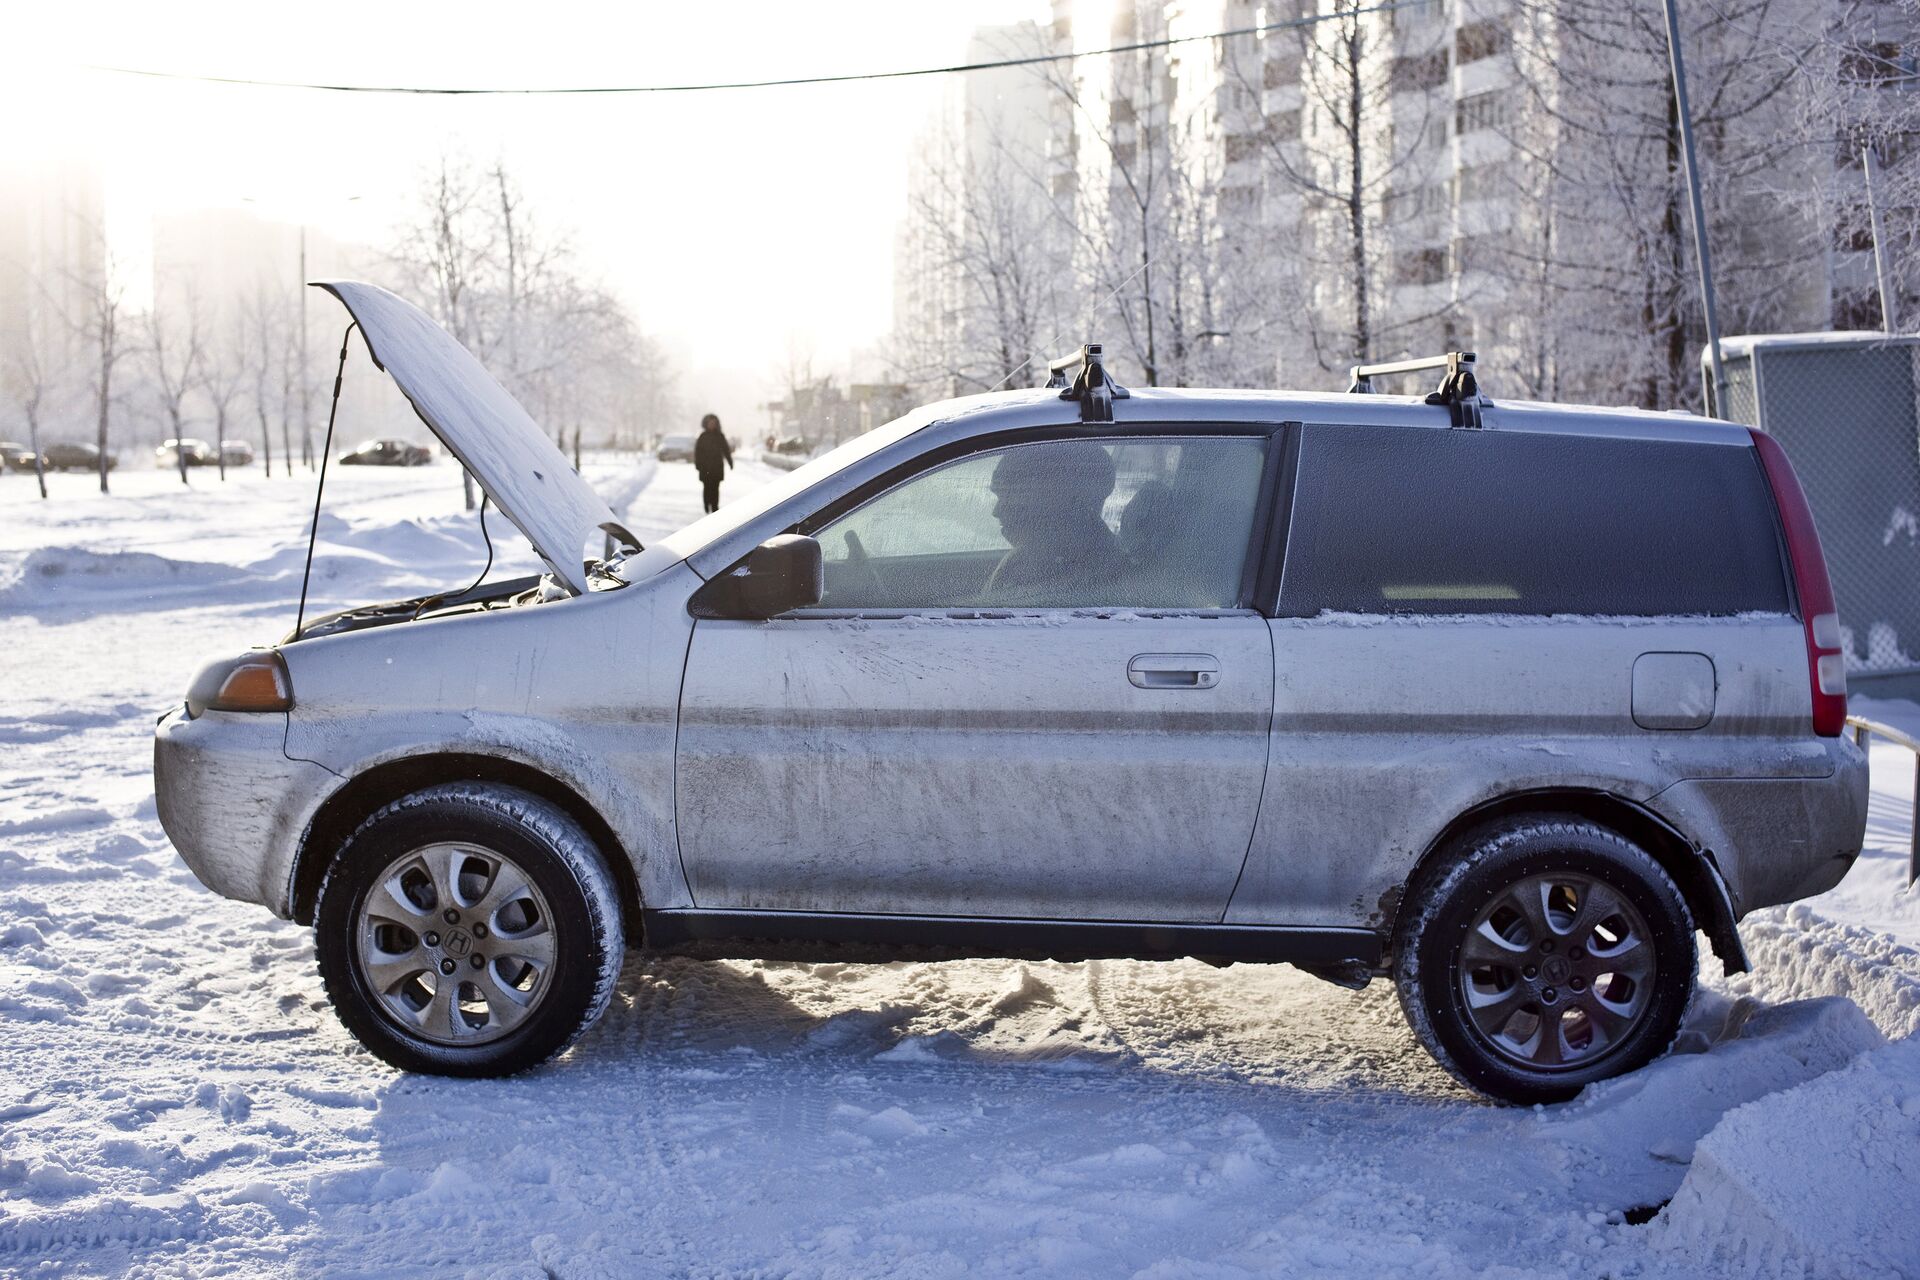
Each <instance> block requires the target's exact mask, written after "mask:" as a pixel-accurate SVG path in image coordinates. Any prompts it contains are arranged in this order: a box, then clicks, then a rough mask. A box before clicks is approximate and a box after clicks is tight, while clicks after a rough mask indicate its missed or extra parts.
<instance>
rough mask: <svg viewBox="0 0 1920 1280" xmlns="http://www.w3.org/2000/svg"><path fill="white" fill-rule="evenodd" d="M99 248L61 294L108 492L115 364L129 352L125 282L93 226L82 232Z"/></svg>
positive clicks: (102, 481)
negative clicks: (93, 265)
mask: <svg viewBox="0 0 1920 1280" xmlns="http://www.w3.org/2000/svg"><path fill="white" fill-rule="evenodd" d="M88 233H89V234H91V235H92V236H94V237H96V238H97V241H98V243H99V245H100V246H101V249H100V254H99V263H100V267H99V270H98V271H97V272H92V273H88V274H85V275H73V276H71V277H70V278H69V279H68V281H67V285H68V288H67V289H66V290H65V292H66V295H67V296H68V297H69V298H70V299H72V306H71V309H70V310H69V311H68V312H67V313H66V315H65V317H64V318H65V320H66V323H67V326H68V327H69V329H70V330H71V331H72V333H73V336H74V337H75V339H76V340H77V341H78V343H79V345H80V346H81V347H82V348H83V349H84V351H85V353H86V354H85V359H86V362H87V366H88V368H87V375H86V383H87V391H88V394H89V397H90V398H91V399H92V401H93V409H94V443H95V447H96V448H97V449H98V450H99V455H100V456H99V459H98V462H97V465H98V467H99V470H100V492H102V493H108V492H111V488H110V486H109V484H108V480H107V475H108V472H109V471H110V470H111V469H112V466H113V452H112V440H111V439H110V438H109V437H110V435H111V429H112V423H113V406H114V403H115V399H116V397H117V396H118V395H119V393H120V386H119V383H118V381H116V378H117V375H118V374H119V373H120V364H121V362H122V361H124V360H125V359H126V358H127V356H128V355H129V353H130V350H131V345H132V344H131V342H130V341H129V335H128V332H127V302H126V283H125V281H124V280H123V279H122V278H121V270H120V265H119V260H118V259H117V257H116V256H115V255H114V253H113V249H112V246H111V245H110V244H108V243H107V239H106V235H105V232H104V231H103V230H102V229H101V228H99V227H98V226H94V227H90V228H88Z"/></svg>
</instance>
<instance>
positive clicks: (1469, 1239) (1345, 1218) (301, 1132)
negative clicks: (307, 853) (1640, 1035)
mask: <svg viewBox="0 0 1920 1280" xmlns="http://www.w3.org/2000/svg"><path fill="white" fill-rule="evenodd" d="M774 474H775V473H774V472H773V471H771V470H770V469H767V468H763V467H762V466H761V465H760V464H757V463H753V462H745V463H743V464H742V466H741V468H740V470H739V471H737V472H735V473H734V474H733V476H732V477H730V478H729V481H728V486H727V489H726V490H725V491H724V496H726V497H730V498H731V497H738V496H739V494H740V492H741V491H742V490H743V489H745V488H747V487H749V486H751V485H753V484H755V483H761V482H764V481H765V480H766V479H768V478H770V477H771V476H773V475H774ZM588 476H589V478H590V479H591V480H593V481H594V482H595V483H596V484H597V485H598V486H599V487H600V488H601V490H602V492H603V493H606V494H607V495H608V496H609V497H610V500H611V501H612V504H613V505H614V506H615V508H616V509H622V508H625V509H626V511H627V515H628V518H629V523H630V524H631V526H632V527H633V528H634V529H635V531H636V532H638V533H639V534H640V535H641V536H642V537H643V538H651V537H653V536H655V535H657V534H659V533H661V532H664V531H665V530H667V529H670V528H673V527H676V526H678V525H679V524H682V523H684V522H686V521H688V520H691V519H692V518H694V517H695V516H696V515H697V514H698V510H699V492H698V484H697V482H696V481H695V479H694V477H693V472H692V468H691V467H688V466H686V465H684V464H664V465H661V466H658V467H656V466H655V465H654V464H653V463H652V462H651V461H642V462H638V463H636V462H634V461H633V460H631V459H614V458H606V459H601V460H598V461H594V462H591V463H590V464H589V467H588ZM195 480H196V484H195V487H194V491H193V492H192V493H186V492H183V491H182V490H181V486H180V485H179V483H178V480H177V479H175V478H173V477H171V476H169V475H167V474H165V473H156V474H152V475H147V474H138V473H127V474H118V473H117V474H116V475H115V477H114V483H115V487H116V495H115V496H114V497H112V498H110V499H103V498H100V497H98V496H97V495H96V494H94V493H93V492H92V491H91V481H90V480H87V478H85V477H56V488H55V500H54V501H52V502H48V503H40V502H38V501H37V500H34V499H32V498H30V497H29V492H30V483H29V482H26V481H24V480H23V479H21V478H18V477H7V478H5V479H0V654H4V655H5V664H4V680H5V684H4V686H0V687H3V688H4V692H0V750H3V751H4V756H3V757H0V758H4V760H5V764H4V766H0V1072H4V1080H0V1273H23V1274H34V1275H40V1274H46V1275H94V1274H100V1275H118V1274H127V1273H131V1274H187V1275H205V1274H209V1273H213V1272H216V1271H220V1270H222V1269H225V1270H227V1271H230V1272H233V1273H238V1274H249V1275H252V1274H310V1273H315V1272H320V1271H326V1272H328V1273H329V1274H337V1275H355V1274H366V1275H396V1274H398V1275H422V1276H426V1275H441V1274H446V1273H448V1272H465V1273H468V1274H475V1275H488V1276H521V1275H524V1276H529V1277H537V1276H541V1275H549V1276H564V1277H584V1276H601V1275H605V1276H627V1275H637V1276H683V1275H690V1276H709V1275H712V1276H718V1275H739V1274H754V1275H797V1276H842V1275H845V1276H854V1275H859V1276H867V1275H904V1276H950V1275H951V1276H959V1275H965V1274H969V1273H976V1274H984V1273H991V1274H1009V1275H1011V1274H1030V1275H1046V1276H1060V1275H1068V1276H1074V1275H1085V1276H1114V1275H1131V1274H1138V1275H1148V1276H1166V1277H1174V1276H1182V1277H1184V1276H1194V1275H1201V1276H1218V1277H1225V1276H1242V1275H1270V1274H1271V1275H1290V1276H1310V1275H1327V1276H1346V1275H1355V1276H1359V1275H1365V1276H1421V1277H1428V1276H1453V1275H1484V1274H1494V1275H1501V1276H1512V1277H1519V1276H1563V1275H1564V1276H1600V1275H1606V1276H1665V1275H1671V1276H1697V1275H1703V1274H1704V1275H1712V1274H1724V1275H1750V1274H1769V1273H1773V1274H1783V1275H1784V1274H1829V1273H1830V1274H1845V1275H1898V1274H1900V1273H1901V1267H1902V1263H1901V1260H1902V1259H1904V1260H1905V1264H1906V1265H1911V1264H1912V1262H1913V1260H1914V1259H1916V1258H1920V1238H1916V1236H1915V1234H1914V1232H1915V1227H1914V1225H1913V1222H1912V1220H1911V1214H1910V1213H1909V1214H1906V1215H1904V1217H1905V1220H1904V1221H1903V1220H1899V1219H1897V1218H1895V1219H1889V1218H1887V1217H1884V1216H1882V1215H1883V1208H1882V1207H1883V1206H1884V1205H1886V1204H1887V1203H1889V1202H1890V1199H1889V1198H1890V1196H1891V1197H1892V1202H1896V1203H1905V1204H1908V1205H1910V1203H1911V1195H1912V1191H1913V1188H1914V1187H1915V1186H1916V1185H1917V1184H1920V1167H1917V1166H1916V1161H1920V1154H1917V1153H1920V1052H1916V1049H1920V1042H1916V1041H1915V1040H1913V1039H1912V1038H1911V1032H1912V1031H1913V1030H1914V1029H1916V1027H1917V1026H1920V957H1916V955H1915V952H1914V950H1913V948H1912V943H1913V942H1914V940H1915V936H1916V934H1917V933H1920V905H1917V904H1916V902H1915V900H1914V898H1913V896H1912V895H1910V894H1907V893H1906V892H1905V891H1904V890H1903V889H1902V888H1901V884H1900V880H1901V876H1900V870H1901V862H1902V861H1903V857H1904V848H1905V839H1906V825H1905V823H1906V818H1905V815H1906V812H1907V810H1906V807H1905V806H1906V802H1907V793H1906V792H1905V791H1904V790H1903V789H1902V788H1904V786H1905V785H1907V784H1906V783H1905V781H1904V779H1905V778H1906V777H1910V773H1909V772H1908V766H1907V764H1906V762H1905V761H1902V760H1900V759H1898V758H1897V757H1896V756H1894V755H1892V754H1888V755H1887V756H1886V757H1885V759H1884V761H1883V760H1882V759H1881V758H1880V757H1879V756H1876V760H1875V765H1876V780H1877V781H1879V780H1882V779H1887V778H1893V779H1900V780H1902V781H1898V782H1892V783H1887V784H1886V785H1885V789H1883V790H1879V791H1876V794H1875V797H1874V807H1873V814H1872V825H1871V830H1870V839H1871V840H1872V841H1873V848H1872V850H1871V851H1870V853H1869V855H1868V856H1867V857H1866V858H1864V859H1863V860H1862V862H1861V864H1860V866H1859V867H1858V868H1857V869H1856V871H1855V873H1854V874H1853V875H1852V876H1850V877H1849V880H1848V882H1847V883H1846V884H1845V885H1843V886H1842V887H1841V889H1840V890H1836V891H1835V894H1834V895H1831V898H1832V901H1831V902H1817V903H1815V904H1813V906H1812V908H1811V909H1810V908H1808V907H1799V908H1794V909H1791V910H1788V911H1783V912H1770V913H1765V914H1764V915H1763V916H1762V917H1761V918H1757V919H1755V920H1753V921H1750V922H1749V923H1748V924H1747V925H1746V926H1745V929H1744V932H1745V933H1746V935H1747V937H1748V940H1749V945H1750V946H1752V947H1753V949H1754V952H1755V958H1756V961H1757V962H1758V964H1759V966H1760V968H1759V972H1757V973H1756V974H1755V975H1753V976H1751V977H1750V978H1746V979H1740V980H1736V981H1734V982H1731V983H1728V982H1720V983H1718V984H1717V985H1714V986H1711V987H1709V988H1708V989H1706V990H1703V992H1702V994H1701V995H1700V997H1699V998H1698V1000H1697V1002H1696V1008H1695V1012H1694V1015H1693V1018H1692V1021H1691V1024H1690V1029H1689V1031H1688V1032H1687V1033H1686V1035H1685V1036H1684V1037H1683V1041H1682V1044H1681V1046H1680V1047H1681V1050H1682V1051H1681V1052H1679V1053H1676V1054H1675V1055H1674V1056H1672V1057H1670V1058H1668V1059H1667V1060H1665V1061H1663V1062H1661V1063H1658V1064H1656V1065H1655V1066H1653V1067H1651V1068H1649V1069H1647V1070H1645V1071H1643V1072H1640V1073H1638V1074H1637V1075H1635V1076H1633V1077H1630V1078H1628V1079H1625V1080H1621V1081H1616V1082H1612V1083H1610V1084H1607V1085H1603V1086H1600V1087H1597V1088H1594V1089H1591V1090H1589V1091H1588V1092H1587V1093H1586V1094H1585V1095H1583V1096H1582V1097H1581V1098H1580V1099H1578V1100H1576V1101H1575V1102H1573V1103H1571V1104H1568V1105H1566V1106H1562V1107H1555V1108H1547V1109H1534V1110H1523V1109H1510V1108H1499V1107H1493V1106H1489V1105H1487V1104H1485V1103H1483V1102H1481V1101H1479V1100H1477V1099H1475V1098H1473V1097H1471V1096H1469V1095H1467V1094H1465V1093H1463V1092H1462V1091H1461V1090H1459V1089H1458V1088H1457V1087H1455V1086H1454V1085H1453V1084H1452V1083H1451V1082H1450V1081H1449V1080H1448V1078H1447V1077H1446V1076H1445V1075H1444V1074H1443V1073H1442V1072H1441V1071H1440V1070H1439V1069H1438V1068H1437V1067H1435V1066H1434V1065H1433V1064H1432V1063H1430V1062H1429V1061H1428V1060H1427V1059H1426V1058H1425V1057H1424V1056H1422V1055H1421V1054H1420V1052H1419V1050H1418V1049H1417V1048H1416V1047H1415V1045H1414V1042H1413V1040H1412V1038H1411V1036H1410V1035H1409V1033H1408V1032H1407V1031H1406V1029H1405V1027H1404V1025H1403V1023H1402V1021H1401V1018H1400V1014H1399V1010H1398V1008H1397V1007H1396V1005H1395V1002H1394V1000H1393V997H1392V992H1391V990H1390V988H1389V986H1388V984H1385V983H1375V984H1374V985H1373V986H1371V987H1370V988H1368V989H1367V990H1365V991H1362V992H1349V991H1344V990H1341V989H1338V988H1335V987H1332V986H1329V985H1326V984H1324V983H1321V982H1319V981H1317V980H1315V979H1312V978H1309V977H1306V976H1304V975H1302V974H1299V973H1297V972H1295V971H1293V970H1291V969H1287V968H1284V967H1262V966H1247V965H1241V966H1236V967H1233V968H1230V969H1225V970H1219V969H1213V968H1210V967H1208V966H1205V965H1201V964H1197V963H1193V962H1181V963H1174V964H1158V965H1155V964H1136V963H1130V962H1094V963H1087V964H1074V965H1063V964H1032V963H1017V962H986V961H981V962H967V963H950V964H895V965H879V966H873V965H865V966H863V965H840V964H814V965H799V964H756V963H738V962H735V963H695V962H689V961H682V960H660V959H642V958H638V957H636V958H632V959H630V960H629V963H628V964H627V967H626V970H625V972H624V974H623V976H622V980H621V985H620V990H619V992H618V995H617V997H616V1000H615V1003H614V1006H613V1008H612V1009H611V1010H610V1011H609V1013H608V1015H607V1016H606V1018H605V1019H603V1020H602V1021H601V1022H600V1024H599V1025H598V1026H597V1027H596V1028H595V1029H594V1031H593V1032H592V1033H590V1034H589V1035H588V1036H587V1037H586V1038H585V1039H584V1040H583V1041H582V1042H581V1043H580V1044H579V1045H578V1046H577V1047H576V1048H575V1049H574V1050H573V1051H572V1052H571V1053H569V1054H568V1055H567V1056H566V1057H565V1058H563V1059H562V1060H560V1061H559V1062H557V1063H555V1064H553V1065H551V1066H549V1067H547V1068H544V1069H542V1070H540V1071H537V1072H535V1073H533V1074H531V1075H528V1076H524V1077H521V1078H517V1079H513V1080H508V1081H478V1082H469V1081H452V1080H443V1079H434V1078H426V1077H403V1076H399V1075H397V1074H396V1073H394V1072H393V1071H391V1070H389V1069H387V1068H386V1067H384V1066H383V1065H381V1064H380V1063H379V1062H378V1061H376V1060H375V1059H373V1058H371V1057H370V1056H368V1055H367V1054H366V1053H364V1052H362V1051H361V1050H359V1048H358V1047H357V1046H356V1045H355V1044H354V1042H353V1041H352V1040H350V1039H349V1037H348V1036H347V1034H346V1032H345V1031H344V1030H343V1029H342V1028H341V1027H340V1025H339V1024H338V1023H337V1022H336V1021H335V1019H334V1017H333V1015H332V1013H331V1011H330V1010H329V1008H328V1007H327V1005H326V1002H325V999H324V997H323V994H322V991H321V986H320V981H319V978H318V976H317V973H316V971H315V967H314V958H313V950H312V946H311V941H310V939H309V936H308V932H307V930H305V929H303V928H300V927H298V926H295V925H292V924H288V923H285V922H281V921H276V920H273V919H270V918H269V917H267V916H266V914H265V913H264V912H262V911H261V910H259V909H257V908H254V907H250V906H244V905H241V904H238V903H232V902H227V901H225V900H222V899H219V898H216V897H214V896H213V895H211V894H209V893H208V892H206V891H205V890H204V889H202V888H201V887H200V886H199V885H198V884H197V883H196V882H195V881H194V879H193V878H192V876H191V875H190V874H189V873H188V872H187V871H186V869H185V868H184V867H183V866H182V865H181V863H180V861H179V859H178V858H177V856H175V854H174V853H173V851H172V849H171V848H170V847H169V845H168V843H167V841H166V838H165V836H164V835H163V834H162V833H161V831H160V828H159V825H158V823H157V821H156V820H155V817H154V809H153V800H152V793H151V782H150V777H149V767H150V758H151V741H150V734H151V730H152V724H153V719H154V717H155V715H156V714H158V712H159V711H160V710H161V709H162V708H163V707H165V706H166V705H168V704H169V703H171V702H172V701H173V700H175V699H176V698H178V697H179V696H180V694H181V691H182V690H183V689H184V688H185V686H186V682H187V679H188V676H189V675H190V674H191V672H192V670H193V669H194V667H195V665H196V663H197V661H198V660H199V658H200V657H202V656H203V655H205V654H207V653H211V652H216V651H222V650H232V649H235V648H237V647H239V646H242V645H244V644H246V643H249V642H254V641H262V640H270V639H272V638H274V637H276V636H278V635H280V634H281V633H283V632H284V631H285V630H286V629H287V627H288V626H289V625H290V623H291V619H292V611H293V602H294V599H295V597H296V596H297V593H298V589H299V577H298V575H299V567H300V560H301V557H302V555H303V554H304V537H303V535H302V526H303V522H304V519H305V513H306V504H307V503H308V502H310V500H311V490H310V488H309V487H308V485H307V484H306V483H304V482H299V481H295V482H288V481H284V480H274V481H264V480H262V479H260V478H259V477H258V476H257V475H246V476H241V477H237V478H236V479H234V480H232V481H229V482H228V483H227V484H226V485H224V486H223V485H220V484H219V483H218V482H217V481H215V480H213V479H212V478H211V477H207V478H206V479H202V478H201V477H200V476H199V475H196V476H195ZM67 482H71V483H67ZM330 488H331V489H332V497H331V499H330V501H329V504H328V505H329V510H330V514H329V515H327V516H323V517H322V521H321V528H320V553H319V557H318V560H317V563H316V573H315V589H314V597H315V599H314V602H313V603H312V604H311V605H310V608H311V609H316V610H326V609H330V608H335V607H339V606H341V605H344V604H349V603H355V602H360V601H365V600H371V599H378V598H392V597H397V596H401V595H404V594H408V593H414V592H418V591H420V590H425V589H432V588H436V587H459V586H464V585H465V584H466V583H467V582H468V581H470V580H471V579H472V577H473V575H474V574H475V573H477V572H478V571H479V568H480V565H481V563H482V562H483V560H484V558H485V552H484V550H483V548H482V544H481V540H480V535H479V530H478V525H477V521H476V520H475V518H474V517H473V516H472V515H471V514H468V513H464V512H463V511H461V510H460V487H459V483H458V474H457V472H456V471H454V470H453V469H452V468H450V467H447V466H444V465H442V466H432V467H425V468H420V469H417V470H405V471H391V472H388V471H375V470H372V469H367V470H365V471H361V472H354V471H347V472H340V473H336V477H335V478H334V479H333V480H330ZM493 532H494V534H495V535H496V539H497V546H498V549H499V551H500V558H499V560H498V562H497V563H496V567H495V570H494V572H495V573H496V574H506V573H510V572H515V571H523V570H525V569H527V568H529V567H531V557H530V555H529V554H528V552H527V551H526V549H525V547H524V546H523V545H520V544H519V540H518V538H517V537H515V536H514V535H513V534H512V531H511V530H510V529H508V528H506V526H505V525H504V522H496V523H495V527H494V529H493ZM1882 750H1884V751H1887V752H1889V753H1891V751H1892V749H1891V748H1883V749H1882ZM1823 912H1827V913H1829V914H1832V915H1836V916H1838V917H1840V918H1841V919H1844V920H1848V921H1857V922H1861V923H1863V924H1865V925H1870V926H1871V927H1859V925H1849V924H1841V923H1836V922H1835V921H1834V920H1833V919H1829V918H1828V914H1823ZM1889 931H1891V932H1889ZM1888 1037H1892V1038H1894V1039H1895V1041H1896V1042H1895V1043H1893V1044H1892V1045H1890V1046H1889V1045H1888V1044H1887V1039H1888ZM1746 1104H1753V1105H1751V1106H1748V1105H1746ZM1736 1109H1739V1110H1737V1111H1736ZM1696 1144H1698V1145H1697V1147H1696ZM1784 1153H1791V1154H1790V1155H1788V1154H1784ZM1670 1199H1671V1200H1672V1202H1673V1203H1672V1206H1671V1207H1670V1208H1669V1209H1668V1210H1667V1211H1666V1212H1665V1213H1663V1214H1661V1215H1660V1216H1658V1217H1656V1218H1654V1220H1653V1221H1652V1222H1650V1223H1648V1222H1646V1221H1645V1219H1646V1217H1647V1214H1648V1213H1649V1212H1650V1211H1651V1209H1652V1207H1653V1206H1657V1205H1660V1204H1663V1203H1665V1202H1667V1201H1668V1200H1670Z"/></svg>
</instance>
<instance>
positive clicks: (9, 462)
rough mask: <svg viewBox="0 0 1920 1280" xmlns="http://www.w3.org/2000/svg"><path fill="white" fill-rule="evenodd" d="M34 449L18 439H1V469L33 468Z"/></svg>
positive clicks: (28, 469) (27, 469) (24, 469)
mask: <svg viewBox="0 0 1920 1280" xmlns="http://www.w3.org/2000/svg"><path fill="white" fill-rule="evenodd" d="M33 460H34V454H33V450H31V449H29V448H27V446H26V445H23V444H21V443H20V442H19V441H17V440H0V470H6V471H31V470H33Z"/></svg>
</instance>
